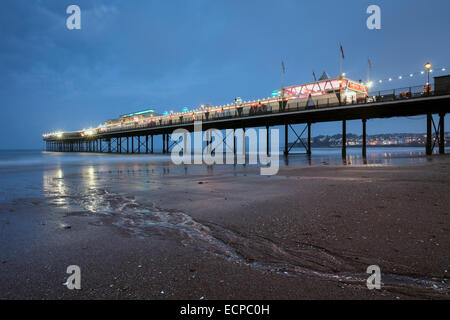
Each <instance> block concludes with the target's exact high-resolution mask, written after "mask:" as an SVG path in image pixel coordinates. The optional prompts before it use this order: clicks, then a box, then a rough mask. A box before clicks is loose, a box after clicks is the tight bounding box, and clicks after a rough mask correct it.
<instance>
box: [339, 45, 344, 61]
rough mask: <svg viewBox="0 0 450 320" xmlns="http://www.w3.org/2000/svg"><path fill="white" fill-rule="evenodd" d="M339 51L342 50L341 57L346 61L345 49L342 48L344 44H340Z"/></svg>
mask: <svg viewBox="0 0 450 320" xmlns="http://www.w3.org/2000/svg"><path fill="white" fill-rule="evenodd" d="M339 49H341V56H342V59H344V58H345V56H344V48H343V47H342V43H340V42H339Z"/></svg>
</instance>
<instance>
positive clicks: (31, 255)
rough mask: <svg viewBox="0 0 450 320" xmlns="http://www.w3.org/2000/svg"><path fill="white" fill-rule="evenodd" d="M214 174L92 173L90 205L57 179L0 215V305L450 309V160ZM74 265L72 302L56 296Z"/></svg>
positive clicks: (67, 295) (66, 293) (67, 293)
mask: <svg viewBox="0 0 450 320" xmlns="http://www.w3.org/2000/svg"><path fill="white" fill-rule="evenodd" d="M188 170H189V169H188ZM213 170H214V173H213V174H203V173H195V171H194V172H193V173H190V174H188V175H186V176H185V175H183V174H175V175H170V174H168V175H164V176H158V175H154V174H152V173H151V172H150V173H149V172H148V170H141V169H139V168H137V169H133V168H126V169H123V170H122V169H120V170H117V171H114V170H108V171H102V170H101V169H100V168H96V167H94V168H93V169H92V172H91V176H90V177H91V178H92V179H93V181H91V182H92V184H91V185H90V186H89V188H88V192H86V191H80V192H76V191H77V188H78V187H77V186H78V185H79V182H77V179H79V177H76V176H75V175H74V176H73V177H70V176H67V177H64V179H62V178H57V177H55V178H51V179H48V181H47V184H48V185H47V186H44V189H45V187H47V190H50V191H48V192H47V195H46V197H44V198H27V199H20V200H16V201H14V202H13V203H5V204H4V205H2V206H1V208H0V299H18V298H25V299H194V300H198V299H417V298H419V299H448V298H449V297H450V284H449V282H448V270H449V269H450V251H449V248H450V219H449V215H448V214H449V211H450V210H449V208H450V197H449V196H448V195H449V194H450V157H448V156H442V157H434V158H433V160H432V161H430V162H427V163H421V164H414V165H403V166H348V167H345V166H312V167H289V166H288V167H282V168H281V169H280V172H279V174H278V175H277V176H272V177H267V176H260V175H259V174H258V172H259V171H258V169H257V168H251V167H247V168H243V167H236V168H234V169H230V168H222V169H220V168H219V169H213ZM70 179H73V180H74V183H73V184H72V186H71V185H70V184H67V183H66V182H68V181H70ZM63 180H67V181H63ZM62 183H64V185H62ZM70 188H72V191H71V192H68V191H67V189H70ZM62 190H65V191H64V192H63V191H62ZM73 264H74V265H78V266H80V268H81V273H82V281H81V286H82V289H81V290H68V289H67V288H66V287H65V286H63V283H64V282H65V281H66V278H67V276H68V275H67V274H66V268H67V266H69V265H73ZM369 265H379V266H380V268H381V272H382V283H383V284H382V289H381V290H368V289H367V287H366V285H365V279H367V277H368V276H369V275H368V274H366V269H367V267H368V266H369Z"/></svg>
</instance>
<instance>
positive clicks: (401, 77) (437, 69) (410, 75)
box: [368, 67, 450, 86]
mask: <svg viewBox="0 0 450 320" xmlns="http://www.w3.org/2000/svg"><path fill="white" fill-rule="evenodd" d="M449 69H450V68H449V67H435V68H431V69H430V74H433V73H438V72H445V71H447V70H449ZM422 75H424V76H426V75H427V70H421V71H418V72H412V73H407V74H401V75H397V76H392V77H387V78H384V79H376V80H375V79H374V80H370V81H369V82H368V84H369V85H370V86H373V85H375V84H382V83H386V82H388V83H389V82H392V81H394V80H404V79H411V78H414V77H417V76H422Z"/></svg>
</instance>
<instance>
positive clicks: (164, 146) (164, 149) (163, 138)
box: [162, 133, 166, 153]
mask: <svg viewBox="0 0 450 320" xmlns="http://www.w3.org/2000/svg"><path fill="white" fill-rule="evenodd" d="M162 141H163V153H166V134H165V133H163V135H162Z"/></svg>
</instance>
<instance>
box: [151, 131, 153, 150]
mask: <svg viewBox="0 0 450 320" xmlns="http://www.w3.org/2000/svg"><path fill="white" fill-rule="evenodd" d="M151 140H152V149H151V152H152V153H153V135H151Z"/></svg>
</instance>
